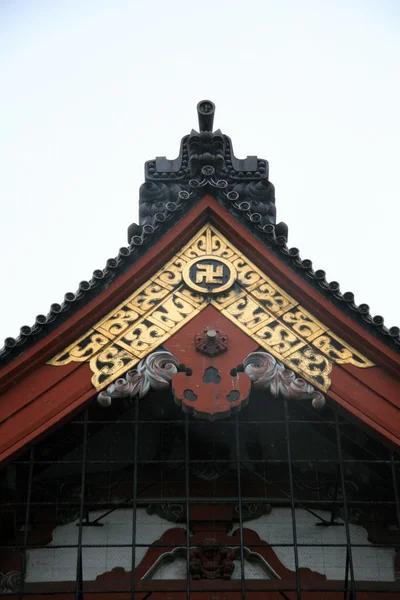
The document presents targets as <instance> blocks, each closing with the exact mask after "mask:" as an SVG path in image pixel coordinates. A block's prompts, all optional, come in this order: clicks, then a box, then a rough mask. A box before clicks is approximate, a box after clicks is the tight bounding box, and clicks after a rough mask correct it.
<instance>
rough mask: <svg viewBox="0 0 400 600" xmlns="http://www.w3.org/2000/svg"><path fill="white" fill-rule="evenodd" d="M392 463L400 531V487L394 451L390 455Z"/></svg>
mask: <svg viewBox="0 0 400 600" xmlns="http://www.w3.org/2000/svg"><path fill="white" fill-rule="evenodd" d="M390 462H391V467H392V477H393V491H394V497H395V501H396V516H397V527H398V528H399V530H400V498H399V486H398V485H397V478H396V467H395V464H394V453H393V450H392V451H391V453H390Z"/></svg>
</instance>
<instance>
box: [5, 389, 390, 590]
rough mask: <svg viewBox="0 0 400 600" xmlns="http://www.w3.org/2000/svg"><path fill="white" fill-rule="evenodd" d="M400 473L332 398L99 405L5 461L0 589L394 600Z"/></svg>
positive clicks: (156, 398)
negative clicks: (212, 406) (197, 412)
mask: <svg viewBox="0 0 400 600" xmlns="http://www.w3.org/2000/svg"><path fill="white" fill-rule="evenodd" d="M399 472H400V457H399V454H398V453H397V452H395V451H393V450H391V449H390V448H388V447H386V446H385V445H384V444H383V443H382V442H380V441H378V440H377V439H375V438H373V437H371V436H370V435H369V434H368V433H366V432H365V431H364V430H362V429H361V428H359V426H357V425H355V424H354V423H351V422H349V421H348V420H347V419H346V418H344V417H343V416H342V415H341V414H339V413H338V412H337V410H336V409H334V408H332V407H329V406H326V407H325V408H324V409H323V410H322V411H321V412H317V411H315V410H314V409H312V407H311V405H308V404H307V403H306V402H298V401H297V402H295V401H287V400H285V399H282V398H279V399H275V398H272V397H270V396H268V395H266V394H265V393H261V392H260V393H258V392H256V393H253V394H252V396H251V399H250V401H249V403H248V405H247V406H246V407H245V408H242V410H241V411H240V412H239V413H237V414H236V415H233V416H231V417H230V418H228V419H224V420H217V421H213V422H211V421H206V420H200V419H196V418H194V417H192V416H191V415H188V414H185V413H184V412H183V411H182V410H181V408H179V407H178V406H177V405H176V404H175V403H174V400H173V398H172V396H171V395H170V394H168V393H156V392H152V393H150V394H149V395H148V396H147V397H146V398H145V399H144V400H142V401H140V402H139V401H135V402H134V403H133V404H132V402H131V403H128V402H127V401H125V400H121V401H120V403H118V402H115V403H114V404H113V405H112V406H111V407H110V408H107V409H104V408H101V407H99V406H98V405H97V404H96V403H95V402H93V403H92V404H90V405H89V406H88V407H87V408H86V409H85V410H84V411H83V412H82V413H81V414H79V415H78V416H76V417H75V418H73V419H72V420H71V421H70V422H69V423H67V424H65V425H63V426H62V428H60V429H59V430H57V431H56V432H53V433H52V434H51V435H49V436H48V437H47V438H45V439H44V440H42V441H41V442H40V443H38V444H37V445H36V446H33V447H32V448H30V449H29V450H28V451H26V452H25V453H24V454H22V455H20V456H19V457H17V459H16V460H15V461H14V462H13V463H10V464H9V465H7V466H5V467H4V468H3V470H2V471H1V521H0V527H1V529H0V531H1V538H0V539H1V548H0V573H1V575H0V577H1V580H0V585H1V587H0V590H1V593H2V594H4V595H8V596H9V595H14V596H15V597H18V598H21V599H22V598H23V597H28V596H29V597H31V596H44V595H60V597H61V596H62V597H63V598H64V597H66V596H68V597H75V598H76V599H78V598H80V599H82V598H83V596H87V597H88V598H89V596H90V597H91V595H92V594H104V593H108V594H114V595H115V594H117V595H118V597H124V598H125V597H126V598H128V597H130V598H140V599H142V598H143V599H144V598H154V600H155V599H156V598H163V597H165V598H174V599H175V598H177V599H178V600H179V599H182V600H184V599H188V598H192V599H195V598H204V599H205V598H230V599H234V598H237V599H244V598H262V597H267V596H266V594H267V593H268V594H269V595H268V597H271V598H274V597H276V598H282V597H283V598H290V599H294V598H297V599H298V598H303V599H306V598H322V597H326V598H330V597H332V598H333V597H338V598H339V597H341V598H356V597H359V598H360V599H361V598H363V599H364V598H368V597H374V594H385V597H388V598H390V597H393V598H396V597H398V591H399V590H400V586H399V582H398V581H396V571H397V577H398V576H399V573H398V571H399V556H398V554H397V550H398V549H400V501H399V483H398V481H399ZM163 594H164V595H163Z"/></svg>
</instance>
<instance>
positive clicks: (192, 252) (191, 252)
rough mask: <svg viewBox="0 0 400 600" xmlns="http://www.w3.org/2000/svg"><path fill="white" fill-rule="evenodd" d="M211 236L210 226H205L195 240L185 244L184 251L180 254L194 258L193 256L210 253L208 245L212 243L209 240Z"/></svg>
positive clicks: (190, 258)
mask: <svg viewBox="0 0 400 600" xmlns="http://www.w3.org/2000/svg"><path fill="white" fill-rule="evenodd" d="M210 236H211V232H209V228H205V229H204V230H203V231H202V232H200V235H197V236H196V237H195V238H194V240H192V241H191V242H189V244H187V246H185V248H184V249H183V251H181V253H180V256H183V257H184V258H186V259H187V260H192V258H197V257H198V256H204V255H205V254H208V252H207V246H208V245H210V243H209V242H208V239H209V238H210Z"/></svg>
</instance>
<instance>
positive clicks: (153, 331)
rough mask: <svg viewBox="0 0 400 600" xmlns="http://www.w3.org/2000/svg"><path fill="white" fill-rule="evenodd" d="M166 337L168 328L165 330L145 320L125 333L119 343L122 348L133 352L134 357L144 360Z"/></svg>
mask: <svg viewBox="0 0 400 600" xmlns="http://www.w3.org/2000/svg"><path fill="white" fill-rule="evenodd" d="M166 337H168V330H167V329H166V328H165V329H164V328H162V327H160V326H159V325H157V324H155V323H152V322H151V321H149V320H148V319H143V320H142V321H141V322H140V323H138V324H137V325H134V326H133V327H132V328H131V329H130V330H129V331H127V332H125V333H124V335H123V336H122V337H121V338H119V340H118V343H119V344H120V345H121V347H122V348H124V349H125V350H127V351H129V352H131V353H132V355H133V356H137V357H140V358H142V357H143V355H144V354H146V353H147V352H150V351H151V350H152V348H153V347H154V346H157V345H159V344H161V343H162V342H163V340H164V339H165V338H166Z"/></svg>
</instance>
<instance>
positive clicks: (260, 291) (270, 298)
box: [251, 281, 297, 316]
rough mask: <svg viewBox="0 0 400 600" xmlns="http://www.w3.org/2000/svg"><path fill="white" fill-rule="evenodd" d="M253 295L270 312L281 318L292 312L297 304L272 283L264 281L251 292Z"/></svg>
mask: <svg viewBox="0 0 400 600" xmlns="http://www.w3.org/2000/svg"><path fill="white" fill-rule="evenodd" d="M251 295H252V296H255V297H256V298H257V300H258V301H259V302H260V304H262V305H263V306H265V308H267V309H268V310H269V311H270V312H272V313H274V314H275V315H277V316H279V315H281V314H282V313H284V312H286V311H287V310H290V308H291V307H292V306H295V305H296V304H297V302H295V300H293V298H291V297H290V296H288V295H287V294H285V293H284V292H282V291H281V290H279V289H278V288H277V287H275V286H274V285H272V283H271V282H270V281H263V282H262V283H261V284H260V285H258V286H257V287H255V288H253V289H252V290H251Z"/></svg>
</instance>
